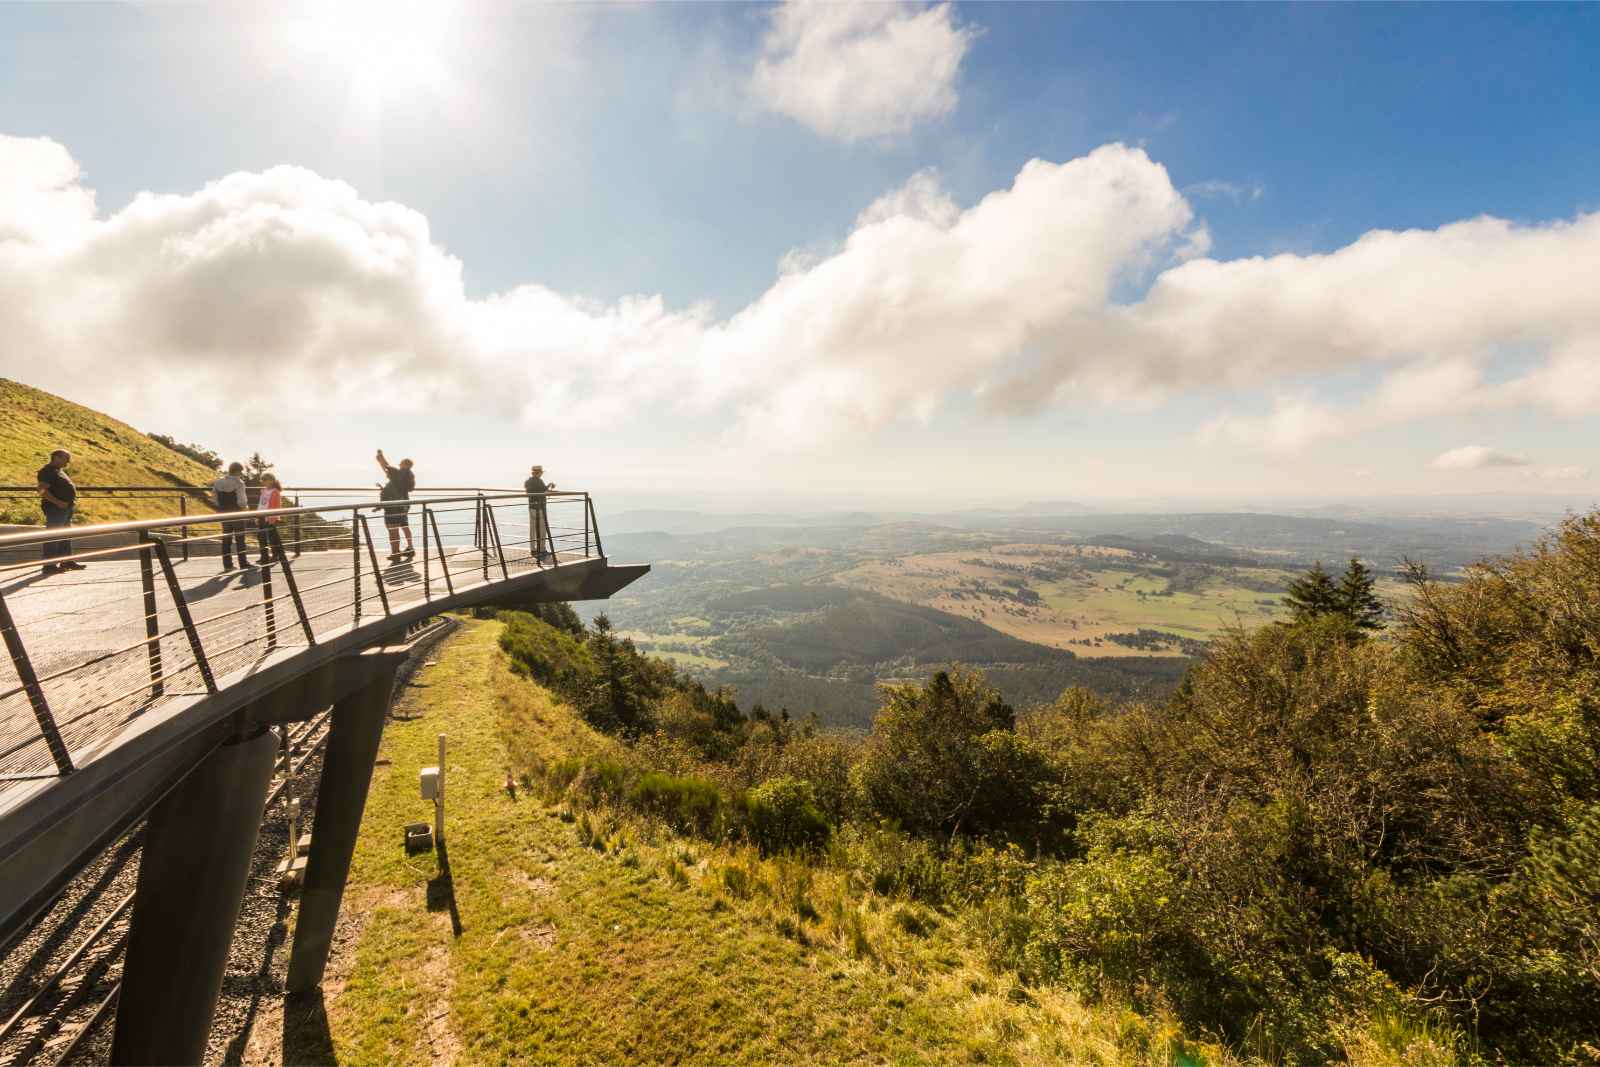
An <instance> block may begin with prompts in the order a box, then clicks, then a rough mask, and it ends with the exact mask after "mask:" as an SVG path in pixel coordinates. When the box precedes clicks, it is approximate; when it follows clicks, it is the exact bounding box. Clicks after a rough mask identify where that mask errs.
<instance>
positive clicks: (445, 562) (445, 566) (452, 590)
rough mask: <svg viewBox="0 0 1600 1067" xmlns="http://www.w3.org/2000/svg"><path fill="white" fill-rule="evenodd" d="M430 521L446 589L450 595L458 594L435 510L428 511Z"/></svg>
mask: <svg viewBox="0 0 1600 1067" xmlns="http://www.w3.org/2000/svg"><path fill="white" fill-rule="evenodd" d="M427 515H428V521H429V522H431V523H432V524H433V540H434V543H435V544H437V545H438V546H439V569H440V570H441V571H443V572H444V589H445V592H446V593H447V594H448V595H450V596H455V595H456V586H455V583H454V582H452V581H451V580H450V560H449V559H448V558H446V556H445V554H444V538H443V537H440V536H439V518H438V516H437V515H435V514H433V512H428V513H427Z"/></svg>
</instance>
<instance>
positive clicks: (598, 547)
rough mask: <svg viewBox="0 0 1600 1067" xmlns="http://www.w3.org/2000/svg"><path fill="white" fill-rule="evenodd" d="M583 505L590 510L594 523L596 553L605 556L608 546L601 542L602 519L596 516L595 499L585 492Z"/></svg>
mask: <svg viewBox="0 0 1600 1067" xmlns="http://www.w3.org/2000/svg"><path fill="white" fill-rule="evenodd" d="M583 506H584V509H585V510H586V511H588V512H589V521H590V522H591V523H592V524H593V525H594V554H595V555H597V556H604V555H605V554H606V547H605V545H602V544H601V543H600V520H599V519H597V518H595V514H594V501H592V500H590V499H589V494H588V493H585V494H583Z"/></svg>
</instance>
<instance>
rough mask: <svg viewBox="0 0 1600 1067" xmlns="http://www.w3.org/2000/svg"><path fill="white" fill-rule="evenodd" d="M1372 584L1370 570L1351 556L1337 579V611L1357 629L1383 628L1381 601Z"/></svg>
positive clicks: (1372, 579)
mask: <svg viewBox="0 0 1600 1067" xmlns="http://www.w3.org/2000/svg"><path fill="white" fill-rule="evenodd" d="M1374 585H1376V580H1375V579H1374V578H1373V577H1372V572H1371V571H1370V570H1368V569H1367V568H1366V566H1365V565H1364V564H1363V563H1362V562H1361V561H1360V560H1359V559H1357V558H1356V557H1354V556H1351V557H1350V566H1349V567H1348V568H1346V569H1345V572H1344V577H1343V578H1341V579H1340V580H1339V611H1340V613H1341V614H1343V615H1344V616H1345V617H1346V618H1348V619H1349V620H1350V622H1351V623H1352V624H1354V626H1355V628H1356V629H1358V630H1381V629H1383V614H1384V611H1383V601H1381V600H1379V599H1378V594H1377V593H1375V592H1373V586H1374Z"/></svg>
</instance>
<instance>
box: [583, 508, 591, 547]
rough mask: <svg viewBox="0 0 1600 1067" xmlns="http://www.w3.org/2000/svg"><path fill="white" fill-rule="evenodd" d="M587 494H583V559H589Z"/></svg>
mask: <svg viewBox="0 0 1600 1067" xmlns="http://www.w3.org/2000/svg"><path fill="white" fill-rule="evenodd" d="M589 519H590V515H589V494H588V493H585V494H583V558H584V559H588V558H589Z"/></svg>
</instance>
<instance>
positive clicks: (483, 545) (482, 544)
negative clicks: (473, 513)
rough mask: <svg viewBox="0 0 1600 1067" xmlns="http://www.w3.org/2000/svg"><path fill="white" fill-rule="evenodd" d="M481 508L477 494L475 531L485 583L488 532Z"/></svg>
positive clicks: (487, 577)
mask: <svg viewBox="0 0 1600 1067" xmlns="http://www.w3.org/2000/svg"><path fill="white" fill-rule="evenodd" d="M483 507H484V504H483V494H482V493H479V494H478V521H477V524H476V525H477V530H478V535H479V536H478V544H479V549H480V552H481V554H482V556H483V580H484V581H486V582H487V581H488V580H489V531H488V526H487V524H486V523H485V522H484V521H483Z"/></svg>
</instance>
